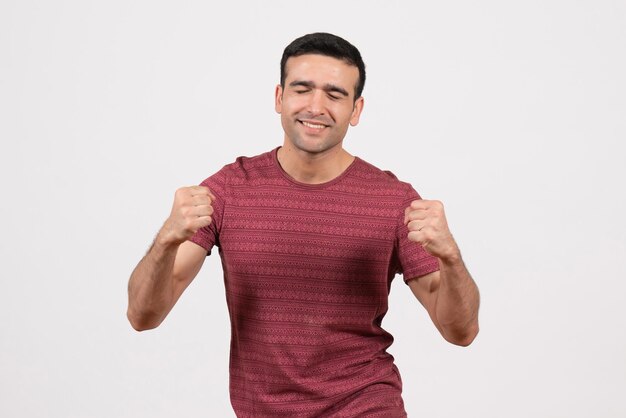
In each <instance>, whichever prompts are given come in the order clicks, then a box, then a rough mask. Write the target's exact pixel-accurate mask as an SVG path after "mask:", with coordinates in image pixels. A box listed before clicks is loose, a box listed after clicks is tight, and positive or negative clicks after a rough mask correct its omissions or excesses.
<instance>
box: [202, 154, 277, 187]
mask: <svg viewBox="0 0 626 418" xmlns="http://www.w3.org/2000/svg"><path fill="white" fill-rule="evenodd" d="M272 158H273V157H272V151H269V152H265V153H263V154H259V155H256V156H253V157H247V156H240V157H237V158H236V159H235V161H234V162H232V163H229V164H226V165H225V166H223V167H222V168H221V169H220V170H219V171H217V172H216V173H214V174H213V175H211V176H210V177H208V178H207V179H206V180H205V182H206V181H212V182H219V183H222V184H228V183H231V182H233V181H235V182H237V180H238V179H239V180H243V179H247V178H250V177H254V176H255V175H258V174H259V173H260V172H262V171H264V170H268V169H271V167H272V164H273V162H272Z"/></svg>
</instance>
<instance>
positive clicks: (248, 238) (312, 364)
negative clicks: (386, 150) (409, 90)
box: [191, 149, 439, 417]
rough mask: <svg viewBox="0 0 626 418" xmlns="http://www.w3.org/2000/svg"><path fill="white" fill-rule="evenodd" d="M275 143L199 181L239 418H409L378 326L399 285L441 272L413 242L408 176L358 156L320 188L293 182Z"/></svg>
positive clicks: (199, 236)
mask: <svg viewBox="0 0 626 418" xmlns="http://www.w3.org/2000/svg"><path fill="white" fill-rule="evenodd" d="M276 152H277V149H275V150H273V151H271V152H268V153H265V154H262V155H259V156H257V157H253V158H245V157H240V158H238V159H237V160H236V162H234V163H233V164H229V165H227V166H225V167H224V168H223V169H221V170H220V171H219V172H217V173H216V174H215V175H213V176H211V177H209V178H208V179H206V180H205V181H204V182H203V183H202V185H204V186H207V187H209V188H210V189H211V191H212V192H213V194H214V195H215V196H216V200H215V202H214V205H213V207H214V210H215V213H214V217H213V222H212V224H211V225H209V226H208V227H206V228H203V229H201V230H200V231H198V232H197V233H196V234H195V235H194V236H193V237H192V238H191V241H193V242H195V243H196V244H198V245H200V246H202V247H203V248H204V249H206V250H207V251H209V252H210V251H211V248H212V247H213V246H214V245H215V246H217V247H218V248H219V253H220V256H221V258H222V265H223V269H224V283H225V286H226V299H227V303H228V309H229V313H230V319H231V330H232V332H231V355H230V395H231V403H232V405H233V408H234V410H235V412H236V414H237V415H238V416H240V417H282V416H285V417H295V416H298V417H300V416H311V417H313V416H315V417H319V416H341V417H343V416H346V417H352V416H359V417H361V416H371V415H380V416H385V417H403V416H405V415H406V413H405V411H404V404H403V402H402V397H401V392H402V383H401V379H400V375H399V372H398V370H397V368H396V366H395V365H394V363H393V357H392V356H391V355H390V354H389V353H387V351H386V349H387V347H389V346H390V345H391V343H392V342H393V337H392V336H391V335H390V334H389V333H387V332H386V331H385V330H383V328H382V327H381V322H382V319H383V317H384V316H385V313H386V312H387V300H388V295H389V289H390V286H391V281H392V280H393V278H394V276H395V275H396V274H398V273H402V274H403V275H404V277H405V280H406V279H411V278H414V277H419V276H422V275H424V274H427V273H430V272H433V271H436V270H437V269H438V268H439V264H438V261H437V259H436V258H434V257H432V256H431V255H429V254H428V253H426V252H425V251H424V250H423V249H422V247H421V246H420V245H418V244H416V243H413V242H410V241H408V240H407V234H408V231H407V229H406V226H405V225H404V223H403V219H404V209H405V208H406V207H407V206H408V205H409V203H410V202H411V201H412V200H415V199H418V198H419V196H418V194H417V193H416V192H415V190H414V189H413V188H412V187H411V186H410V185H409V184H408V183H404V182H401V181H399V180H398V179H396V177H395V176H394V175H393V174H391V173H389V172H385V171H381V170H379V169H378V168H376V167H374V166H372V165H370V164H368V163H366V162H365V161H363V160H361V159H359V158H356V159H355V160H354V162H353V163H352V164H351V165H350V166H349V167H348V168H347V169H346V170H345V171H344V172H343V173H342V174H341V175H340V176H339V177H337V178H335V179H334V180H332V181H330V182H328V183H324V184H316V185H311V184H303V183H299V182H297V181H295V180H294V179H292V178H291V177H290V176H289V175H287V174H286V173H285V172H284V171H283V170H282V168H281V167H280V165H279V163H278V160H277V158H276Z"/></svg>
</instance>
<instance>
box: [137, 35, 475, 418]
mask: <svg viewBox="0 0 626 418" xmlns="http://www.w3.org/2000/svg"><path fill="white" fill-rule="evenodd" d="M364 83H365V65H364V64H363V61H362V59H361V56H360V53H359V51H358V50H357V49H356V48H355V47H354V46H352V45H351V44H350V43H348V42H347V41H345V40H343V39H341V38H339V37H336V36H334V35H330V34H324V33H316V34H310V35H306V36H303V37H301V38H298V39H296V40H295V41H294V42H292V43H291V44H290V45H289V46H287V48H286V49H285V52H284V54H283V58H282V61H281V83H280V85H278V86H277V87H276V101H275V106H276V111H277V112H278V113H280V115H281V122H282V126H283V129H284V131H285V137H284V142H283V145H282V147H279V148H276V149H274V150H273V151H270V152H267V153H265V154H262V155H259V156H256V157H252V158H244V157H240V158H238V159H237V160H236V162H234V163H232V164H229V165H227V166H225V167H224V168H223V169H221V170H220V171H219V172H217V173H216V174H214V175H212V176H211V177H209V178H207V179H206V180H205V181H204V182H203V183H202V184H201V185H200V186H193V187H184V188H181V189H179V190H178V191H177V192H176V195H175V200H174V204H173V208H172V212H171V214H170V216H169V218H168V219H167V220H166V222H165V224H164V225H163V227H162V229H161V230H160V231H159V233H158V235H157V238H156V239H155V242H154V244H153V245H152V247H151V248H150V250H149V251H148V253H147V254H146V256H145V257H144V258H143V259H142V260H141V261H140V262H139V264H138V265H137V267H136V268H135V270H134V272H133V273H132V275H131V278H130V282H129V290H128V292H129V306H128V318H129V320H130V322H131V324H132V325H133V327H134V328H135V329H137V330H145V329H150V328H154V327H156V326H158V325H159V324H160V323H161V322H162V321H163V319H164V318H165V317H166V315H167V314H168V313H169V311H170V310H171V309H172V307H173V306H174V304H175V303H176V301H177V300H178V298H179V297H180V295H181V294H182V292H183V291H184V290H185V288H186V287H187V286H188V285H189V283H190V282H191V281H192V280H193V279H194V277H195V276H196V274H197V273H198V272H199V270H200V268H201V266H202V263H203V261H204V259H205V257H206V256H207V255H208V254H209V253H210V252H211V249H212V247H213V246H217V247H218V248H219V253H220V256H221V259H222V263H223V267H224V275H225V286H226V298H227V303H228V308H229V313H230V319H231V326H232V338H231V362H230V393H231V403H232V406H233V408H234V410H235V412H236V413H237V415H238V416H245V417H278V416H287V417H291V416H315V417H317V416H359V417H360V416H369V415H379V416H385V417H403V416H406V412H405V411H404V406H403V401H402V397H401V391H402V384H401V380H400V376H399V372H398V370H397V368H396V366H395V365H394V363H393V357H391V355H389V354H388V353H387V351H386V349H387V347H389V345H391V343H392V337H391V335H389V334H388V333H387V332H386V331H384V330H383V328H382V327H381V322H382V319H383V317H384V315H385V313H386V312H387V299H388V294H389V288H390V285H391V281H392V279H393V277H394V276H395V275H396V274H397V273H402V274H403V275H404V279H405V281H406V282H407V283H408V285H409V287H410V288H411V290H412V292H413V293H414V294H415V296H416V298H417V299H418V300H419V301H420V302H421V304H422V305H423V306H424V307H425V308H426V310H427V311H428V313H429V315H430V317H431V318H432V321H433V323H434V324H435V326H436V327H437V328H438V329H439V331H440V332H441V334H442V335H443V337H444V338H445V339H446V340H448V341H450V342H451V343H454V344H458V345H468V344H470V343H471V341H472V340H473V339H474V337H475V336H476V334H477V332H478V304H479V296H478V289H477V287H476V285H475V283H474V281H473V280H472V278H471V277H470V275H469V273H468V271H467V270H466V268H465V266H464V264H463V261H462V259H461V255H460V252H459V249H458V247H457V245H456V243H455V241H454V239H453V238H452V235H451V233H450V231H449V229H448V226H447V223H446V218H445V215H444V210H443V206H442V204H441V203H440V202H437V201H426V200H421V199H420V197H419V195H418V194H417V193H416V192H415V190H414V189H413V188H412V187H411V186H410V185H409V184H408V183H404V182H401V181H399V180H398V179H396V177H395V176H394V175H393V174H391V173H389V172H384V171H381V170H379V169H377V168H375V167H374V166H372V165H370V164H368V163H366V162H365V161H363V160H361V159H359V158H358V157H354V156H352V155H350V154H349V153H348V152H347V151H346V150H344V149H343V146H342V141H343V138H344V136H345V134H346V131H347V129H348V126H349V125H352V126H354V125H356V124H357V123H358V122H359V117H360V115H361V111H362V110H363V97H362V96H361V92H362V90H363V86H364Z"/></svg>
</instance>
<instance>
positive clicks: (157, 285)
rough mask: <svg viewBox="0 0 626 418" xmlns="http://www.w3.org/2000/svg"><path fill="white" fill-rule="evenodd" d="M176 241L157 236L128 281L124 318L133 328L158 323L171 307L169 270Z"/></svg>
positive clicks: (172, 262)
mask: <svg viewBox="0 0 626 418" xmlns="http://www.w3.org/2000/svg"><path fill="white" fill-rule="evenodd" d="M178 246H179V244H175V243H171V242H167V241H165V240H163V239H162V237H161V234H159V236H157V238H156V239H155V241H154V243H153V244H152V247H150V250H148V253H147V254H146V255H145V256H144V257H143V258H142V259H141V261H140V262H139V264H137V267H136V268H135V270H134V271H133V273H132V274H131V276H130V280H129V282H128V313H127V315H128V319H129V321H130V322H131V324H132V326H133V327H134V328H135V329H137V330H145V329H150V328H154V327H156V326H158V325H159V324H160V323H161V321H162V320H163V318H164V317H165V316H166V315H167V313H168V312H169V310H170V309H171V306H172V303H173V297H174V283H173V279H172V271H173V267H174V260H175V259H176V252H177V250H178Z"/></svg>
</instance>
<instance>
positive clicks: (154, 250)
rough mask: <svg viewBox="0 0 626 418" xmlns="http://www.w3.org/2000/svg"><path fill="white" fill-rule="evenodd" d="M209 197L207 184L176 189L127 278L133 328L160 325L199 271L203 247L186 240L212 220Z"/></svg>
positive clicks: (138, 328)
mask: <svg viewBox="0 0 626 418" xmlns="http://www.w3.org/2000/svg"><path fill="white" fill-rule="evenodd" d="M212 199H214V197H213V195H212V194H211V192H210V191H209V190H208V189H207V188H206V187H200V186H194V187H186V188H181V189H179V190H177V192H176V197H175V199H174V205H173V207H172V213H171V214H170V216H169V218H168V219H167V221H166V222H165V224H164V225H163V227H162V228H161V230H160V231H159V233H158V235H157V237H156V239H155V240H154V243H153V244H152V246H151V247H150V250H148V253H147V254H146V255H145V256H144V257H143V258H142V259H141V261H140V262H139V264H138V265H137V267H135V270H134V271H133V273H132V274H131V276H130V280H129V281H128V311H127V316H128V320H129V321H130V323H131V325H132V326H133V328H135V329H136V330H138V331H142V330H147V329H151V328H155V327H157V326H159V324H161V322H163V320H164V319H165V317H166V316H167V314H168V313H169V312H170V311H171V310H172V308H173V307H174V304H175V303H176V301H177V300H178V299H179V298H180V295H181V294H182V293H183V291H184V290H185V289H186V288H187V286H189V283H191V281H192V280H193V279H194V278H195V277H196V275H197V274H198V272H199V271H200V268H201V267H202V264H203V263H204V259H205V258H206V254H207V253H206V250H204V249H203V248H202V247H200V246H198V245H196V244H194V243H193V242H190V241H187V239H189V238H190V237H191V236H192V235H193V234H194V233H195V232H196V231H197V230H198V229H200V228H201V227H203V226H206V225H209V224H210V223H211V214H212V213H213V208H212V206H211V202H212Z"/></svg>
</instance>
